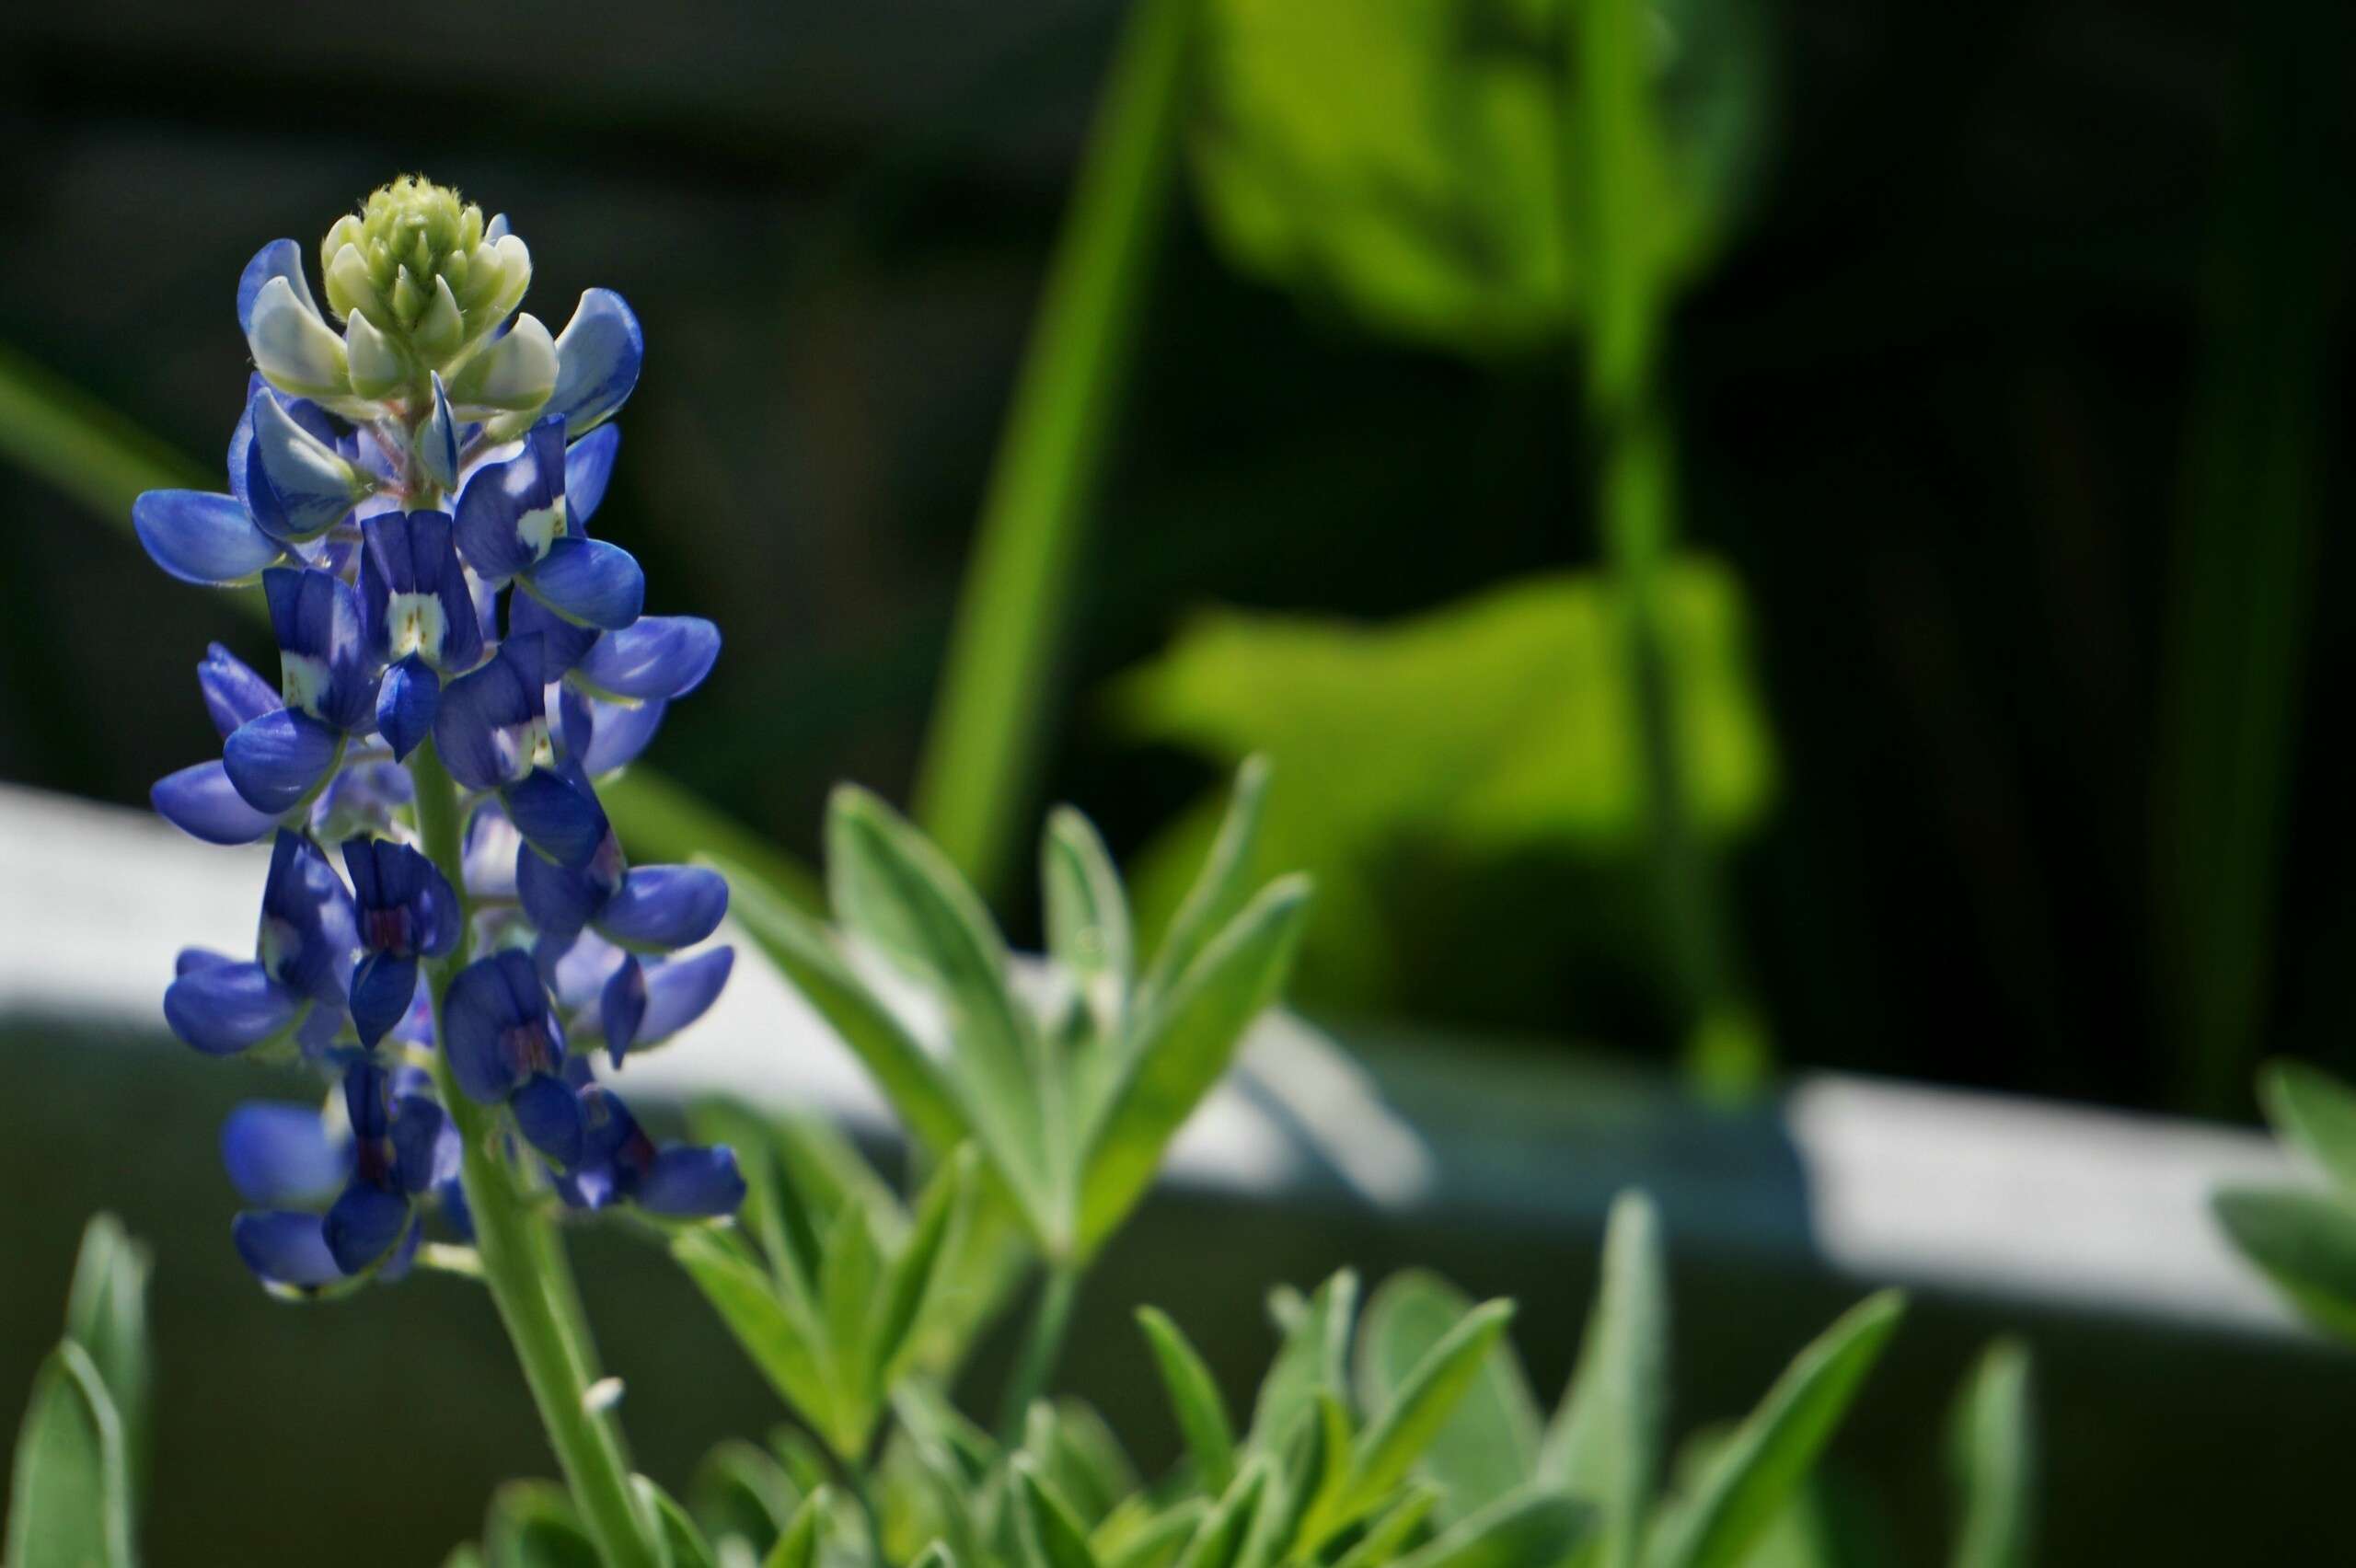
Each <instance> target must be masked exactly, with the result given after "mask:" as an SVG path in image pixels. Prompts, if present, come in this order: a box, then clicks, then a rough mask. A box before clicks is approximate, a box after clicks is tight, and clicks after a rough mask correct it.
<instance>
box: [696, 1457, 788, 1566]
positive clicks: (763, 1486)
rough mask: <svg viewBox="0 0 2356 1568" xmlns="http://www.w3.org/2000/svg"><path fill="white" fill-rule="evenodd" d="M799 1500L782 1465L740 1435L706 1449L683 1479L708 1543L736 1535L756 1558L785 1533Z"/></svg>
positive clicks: (734, 1537) (733, 1538)
mask: <svg viewBox="0 0 2356 1568" xmlns="http://www.w3.org/2000/svg"><path fill="white" fill-rule="evenodd" d="M801 1503H802V1489H801V1488H800V1487H798V1486H796V1485H795V1484H794V1483H793V1480H792V1478H791V1477H790V1476H788V1475H787V1474H786V1473H785V1470H784V1468H783V1467H782V1466H780V1464H779V1463H778V1462H777V1460H775V1459H774V1458H770V1457H769V1456H768V1454H767V1453H764V1452H763V1451H762V1450H761V1449H760V1448H759V1447H756V1446H755V1445H753V1444H751V1443H747V1442H745V1441H744V1440H742V1439H741V1438H731V1439H729V1440H728V1441H726V1442H723V1443H722V1444H720V1445H719V1446H718V1447H714V1448H713V1449H712V1450H711V1452H710V1453H709V1454H706V1455H705V1456H704V1458H703V1462H702V1463H701V1464H699V1465H698V1466H697V1467H696V1472H695V1477H694V1479H693V1480H692V1481H690V1482H688V1483H687V1504H688V1507H689V1508H690V1510H692V1511H693V1513H694V1514H695V1516H696V1520H697V1522H698V1523H699V1524H700V1525H701V1526H702V1527H703V1532H704V1534H705V1535H706V1536H707V1537H709V1538H710V1539H711V1541H712V1542H713V1544H714V1545H715V1546H717V1545H719V1544H721V1543H722V1542H725V1541H730V1540H737V1541H742V1542H744V1543H745V1547H746V1549H747V1550H748V1551H751V1552H752V1553H753V1554H754V1556H755V1557H756V1558H757V1557H759V1556H760V1555H761V1554H762V1553H764V1552H766V1551H768V1549H769V1548H770V1546H772V1545H773V1544H775V1542H776V1541H777V1539H778V1537H780V1536H781V1535H783V1534H784V1533H785V1527H786V1526H787V1524H788V1523H790V1522H791V1520H792V1518H793V1513H794V1510H795V1509H796V1508H798V1507H799V1506H801Z"/></svg>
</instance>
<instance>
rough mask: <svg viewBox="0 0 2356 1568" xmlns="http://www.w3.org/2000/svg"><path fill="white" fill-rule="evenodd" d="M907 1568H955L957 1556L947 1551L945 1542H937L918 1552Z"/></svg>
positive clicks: (947, 1545) (947, 1547)
mask: <svg viewBox="0 0 2356 1568" xmlns="http://www.w3.org/2000/svg"><path fill="white" fill-rule="evenodd" d="M908 1568H957V1554H956V1553H955V1552H953V1551H950V1550H949V1543H948V1542H947V1541H945V1540H937V1541H934V1542H933V1543H932V1544H931V1545H930V1546H928V1547H926V1548H925V1549H924V1550H923V1551H919V1552H918V1553H917V1556H916V1561H915V1562H911V1563H909V1564H908Z"/></svg>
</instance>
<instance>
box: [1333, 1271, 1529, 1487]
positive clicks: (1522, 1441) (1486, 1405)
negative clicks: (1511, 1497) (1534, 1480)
mask: <svg viewBox="0 0 2356 1568" xmlns="http://www.w3.org/2000/svg"><path fill="white" fill-rule="evenodd" d="M1471 1311H1472V1298H1471V1297H1468V1296H1466V1295H1465V1294H1464V1293H1463V1292H1462V1291H1461V1290H1459V1289H1457V1288H1456V1287H1455V1286H1452V1285H1450V1284H1449V1283H1448V1282H1447V1281H1446V1280H1444V1279H1441V1278H1440V1277H1439V1276H1438V1275H1437V1274H1429V1273H1426V1272H1425V1271H1422V1270H1410V1271H1408V1272H1406V1273H1403V1274H1393V1275H1392V1277H1391V1278H1389V1279H1388V1280H1385V1281H1384V1282H1383V1284H1382V1286H1381V1288H1380V1289H1379V1290H1377V1291H1376V1292H1375V1293H1374V1296H1373V1297H1372V1299H1370V1300H1369V1302H1368V1303H1367V1309H1366V1321H1365V1322H1364V1324H1363V1325H1361V1326H1360V1328H1359V1331H1358V1346H1357V1396H1358V1404H1359V1407H1360V1408H1361V1409H1364V1410H1368V1411H1380V1410H1383V1409H1386V1408H1388V1407H1389V1406H1390V1404H1391V1403H1392V1401H1394V1400H1395V1399H1396V1398H1397V1397H1398V1394H1399V1390H1400V1389H1401V1387H1402V1386H1403V1384H1404V1383H1405V1382H1406V1380H1407V1378H1408V1376H1409V1374H1411V1373H1412V1372H1413V1371H1414V1370H1415V1367H1416V1366H1417V1365H1418V1364H1419V1363H1420V1362H1421V1361H1422V1360H1423V1358H1424V1357H1425V1356H1426V1355H1428V1354H1429V1353H1430V1351H1431V1349H1432V1347H1433V1346H1435V1345H1437V1344H1438V1343H1439V1342H1440V1341H1441V1340H1442V1339H1443V1338H1444V1337H1445V1336H1446V1335H1447V1334H1448V1333H1449V1331H1450V1330H1452V1329H1453V1328H1455V1327H1456V1326H1457V1324H1459V1323H1460V1322H1461V1321H1462V1320H1464V1318H1465V1315H1466V1314H1467V1313H1469V1312H1471ZM1538 1444H1539V1416H1538V1404H1537V1401H1536V1400H1535V1399H1533V1398H1532V1397H1531V1395H1530V1382H1529V1379H1528V1378H1526V1377H1525V1376H1524V1375H1523V1373H1522V1369H1521V1362H1520V1358H1519V1357H1518V1356H1517V1355H1515V1354H1514V1350H1513V1344H1512V1342H1511V1341H1510V1340H1508V1339H1504V1338H1500V1339H1499V1340H1498V1341H1497V1342H1496V1348H1495V1349H1493V1350H1492V1351H1491V1352H1490V1353H1489V1355H1488V1356H1487V1357H1486V1358H1485V1359H1484V1361H1483V1362H1482V1364H1481V1366H1480V1373H1479V1376H1478V1377H1477V1378H1474V1380H1473V1382H1472V1386H1471V1387H1469V1388H1468V1389H1465V1390H1464V1394H1463V1397H1462V1398H1461V1400H1460V1401H1458V1402H1457V1406H1456V1409H1455V1410H1454V1411H1453V1412H1450V1414H1449V1418H1448V1420H1447V1421H1446V1422H1445V1423H1443V1424H1441V1426H1440V1428H1439V1431H1438V1434H1437V1435H1434V1437H1433V1438H1432V1440H1431V1441H1430V1443H1428V1444H1427V1445H1426V1447H1425V1448H1424V1452H1423V1454H1422V1456H1421V1457H1420V1458H1418V1459H1417V1460H1416V1466H1415V1468H1416V1471H1417V1473H1419V1474H1421V1475H1423V1476H1425V1477H1426V1478H1427V1479H1429V1480H1430V1481H1432V1482H1435V1483H1436V1484H1437V1485H1438V1488H1439V1493H1438V1495H1439V1498H1440V1514H1441V1517H1442V1518H1443V1520H1454V1519H1459V1518H1462V1517H1463V1516H1466V1515H1468V1514H1472V1513H1475V1512H1477V1511H1479V1510H1480V1509H1482V1508H1484V1507H1486V1506H1487V1505H1489V1504H1491V1503H1494V1502H1496V1500H1497V1499H1498V1498H1500V1497H1503V1496H1504V1495H1506V1493H1509V1492H1512V1491H1514V1490H1515V1489H1516V1488H1518V1487H1520V1486H1522V1485H1525V1484H1527V1482H1529V1480H1530V1476H1531V1474H1532V1473H1533V1472H1534V1471H1535V1470H1536V1469H1537V1464H1538Z"/></svg>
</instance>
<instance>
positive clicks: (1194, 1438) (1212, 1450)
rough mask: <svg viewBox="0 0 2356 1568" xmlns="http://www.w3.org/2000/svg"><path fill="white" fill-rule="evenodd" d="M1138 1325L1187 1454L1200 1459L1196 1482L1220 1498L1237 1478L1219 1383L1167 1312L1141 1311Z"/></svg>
mask: <svg viewBox="0 0 2356 1568" xmlns="http://www.w3.org/2000/svg"><path fill="white" fill-rule="evenodd" d="M1138 1327H1139V1328H1141V1329H1143V1330H1144V1331H1145V1337H1146V1341H1147V1343H1149V1344H1150V1345H1151V1346H1152V1347H1153V1359H1154V1365H1155V1366H1158V1367H1160V1368H1161V1383H1162V1387H1163V1388H1164V1389H1168V1390H1169V1394H1170V1409H1171V1412H1172V1414H1174V1415H1175V1416H1176V1417H1177V1418H1178V1430H1179V1432H1180V1433H1181V1434H1183V1435H1184V1437H1185V1439H1186V1452H1187V1453H1188V1454H1190V1455H1191V1456H1193V1458H1194V1461H1195V1483H1196V1484H1197V1485H1199V1486H1200V1487H1201V1488H1202V1489H1203V1491H1204V1492H1205V1493H1207V1494H1208V1495H1210V1496H1213V1497H1216V1496H1218V1494H1219V1493H1223V1492H1225V1491H1226V1490H1227V1488H1228V1483H1229V1482H1231V1481H1233V1480H1234V1479H1235V1429H1234V1427H1233V1426H1231V1425H1230V1424H1229V1422H1228V1419H1227V1402H1226V1401H1224V1400H1222V1399H1220V1398H1219V1392H1218V1382H1217V1381H1216V1380H1214V1379H1213V1378H1212V1377H1211V1370H1210V1368H1209V1367H1208V1366H1205V1365H1204V1364H1203V1358H1202V1356H1201V1355H1199V1354H1197V1353H1196V1351H1195V1347H1194V1345H1193V1344H1192V1343H1190V1342H1189V1341H1188V1340H1187V1338H1186V1336H1185V1335H1184V1333H1183V1332H1180V1331H1179V1328H1178V1325H1177V1324H1176V1323H1173V1322H1172V1321H1171V1320H1170V1319H1169V1317H1168V1316H1167V1315H1166V1314H1164V1313H1163V1312H1161V1310H1160V1309H1156V1308H1152V1307H1140V1308H1139V1309H1138Z"/></svg>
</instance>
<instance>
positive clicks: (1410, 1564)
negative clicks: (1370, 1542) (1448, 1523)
mask: <svg viewBox="0 0 2356 1568" xmlns="http://www.w3.org/2000/svg"><path fill="white" fill-rule="evenodd" d="M1590 1523H1591V1516H1590V1514H1589V1512H1588V1508H1587V1507H1586V1505H1583V1504H1580V1503H1578V1502H1576V1501H1574V1500H1573V1499H1571V1498H1568V1497H1565V1496H1562V1495H1560V1494H1558V1493H1548V1492H1522V1493H1515V1494H1514V1495H1513V1496H1510V1497H1506V1498H1501V1499H1499V1500H1498V1501H1497V1502H1495V1503H1492V1504H1491V1505H1489V1506H1488V1507H1487V1508H1485V1509H1484V1510H1483V1511H1482V1512H1480V1513H1478V1514H1475V1515H1473V1516H1472V1517H1471V1518H1469V1519H1466V1520H1465V1521H1463V1522H1462V1523H1461V1524H1459V1525H1457V1526H1456V1527H1455V1528H1452V1529H1449V1530H1446V1531H1443V1532H1442V1533H1441V1534H1440V1536H1439V1537H1438V1539H1435V1540H1433V1541H1431V1542H1430V1543H1429V1544H1428V1545H1426V1546H1424V1547H1421V1548H1419V1549H1418V1550H1416V1551H1413V1552H1410V1553H1409V1554H1408V1555H1406V1556H1404V1557H1402V1558H1400V1559H1399V1560H1398V1561H1399V1564H1400V1568H1531V1564H1533V1563H1556V1562H1562V1561H1563V1560H1564V1559H1565V1558H1566V1557H1568V1556H1569V1555H1570V1553H1571V1551H1572V1550H1573V1549H1574V1548H1576V1546H1577V1545H1578V1543H1579V1540H1580V1539H1581V1538H1582V1537H1583V1536H1584V1535H1585V1534H1586V1533H1587V1531H1588V1527H1589V1525H1590Z"/></svg>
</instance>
